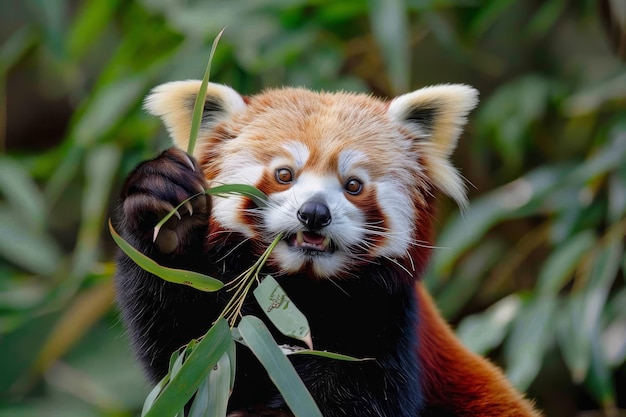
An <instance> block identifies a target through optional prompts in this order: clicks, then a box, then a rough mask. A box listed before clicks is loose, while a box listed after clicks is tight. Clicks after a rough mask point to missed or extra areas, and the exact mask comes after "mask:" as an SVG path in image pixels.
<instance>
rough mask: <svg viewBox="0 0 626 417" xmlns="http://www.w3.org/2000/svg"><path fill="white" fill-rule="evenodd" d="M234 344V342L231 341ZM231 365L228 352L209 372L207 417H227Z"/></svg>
mask: <svg viewBox="0 0 626 417" xmlns="http://www.w3.org/2000/svg"><path fill="white" fill-rule="evenodd" d="M231 345H234V342H233V343H231ZM230 374H231V366H230V359H229V355H228V352H226V353H224V355H222V357H221V358H220V360H219V361H218V362H217V365H216V366H215V368H213V370H211V372H210V373H209V377H208V381H209V403H208V405H207V413H206V417H226V410H227V408H228V396H229V392H230Z"/></svg>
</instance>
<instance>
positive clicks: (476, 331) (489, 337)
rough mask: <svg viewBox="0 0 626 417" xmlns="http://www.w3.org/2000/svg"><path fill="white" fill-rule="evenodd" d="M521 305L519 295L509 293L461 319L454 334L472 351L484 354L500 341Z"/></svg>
mask: <svg viewBox="0 0 626 417" xmlns="http://www.w3.org/2000/svg"><path fill="white" fill-rule="evenodd" d="M521 307H522V302H521V300H520V297H519V296H518V295H515V294H512V295H509V296H508V297H505V298H503V299H502V300H500V301H498V302H497V303H495V304H493V305H492V306H491V307H489V308H488V309H487V310H485V311H484V312H483V313H481V314H475V315H472V316H468V317H466V318H465V319H463V320H462V321H461V322H460V323H459V326H458V327H457V330H456V334H457V336H458V337H459V339H461V341H462V342H463V344H464V345H465V346H467V347H468V348H469V349H470V350H471V351H472V352H476V353H478V354H481V355H484V354H486V353H488V352H489V351H491V350H492V349H494V348H496V347H497V346H498V345H500V343H502V341H503V340H504V337H505V336H506V333H507V331H508V330H509V328H510V326H511V323H512V322H513V320H514V319H515V317H516V316H517V315H518V314H519V311H520V309H521Z"/></svg>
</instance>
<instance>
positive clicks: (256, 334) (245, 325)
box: [238, 316, 322, 417]
mask: <svg viewBox="0 0 626 417" xmlns="http://www.w3.org/2000/svg"><path fill="white" fill-rule="evenodd" d="M238 329H239V334H240V335H241V337H242V338H243V340H244V341H245V343H246V345H247V346H248V347H249V348H250V350H251V351H252V353H254V355H255V356H256V357H257V359H259V361H260V362H261V364H262V365H263V367H264V368H265V369H266V370H267V373H268V374H269V377H270V379H271V380H272V381H273V382H274V384H275V385H276V387H277V388H278V390H279V391H280V393H281V394H282V396H283V398H284V399H285V401H286V402H287V405H288V406H289V408H290V409H291V411H292V412H293V413H294V414H295V415H297V416H298V417H322V413H321V412H320V410H319V408H318V407H317V404H315V401H314V400H313V397H312V396H311V394H310V393H309V391H308V390H307V389H306V386H305V385H304V383H303V382H302V380H301V379H300V376H299V375H298V373H297V372H296V370H295V369H294V367H293V365H292V364H291V362H289V360H288V359H287V358H286V357H285V355H284V354H283V353H282V351H281V350H280V348H279V347H278V346H277V345H276V342H275V341H274V338H273V337H272V335H271V334H270V332H269V330H268V329H267V327H265V324H263V322H262V321H261V320H259V319H258V318H256V317H253V316H244V317H243V318H242V319H241V321H240V322H239V326H238Z"/></svg>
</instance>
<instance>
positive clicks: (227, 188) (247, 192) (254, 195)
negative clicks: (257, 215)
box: [206, 184, 267, 207]
mask: <svg viewBox="0 0 626 417" xmlns="http://www.w3.org/2000/svg"><path fill="white" fill-rule="evenodd" d="M206 193H207V194H209V195H218V196H221V197H228V194H239V195H243V196H245V197H250V198H251V199H252V200H253V201H254V203H255V204H256V205H257V206H259V207H265V206H266V205H267V196H266V195H265V193H263V191H261V190H259V189H258V188H256V187H253V186H252V185H248V184H226V185H218V186H217V187H212V188H209V189H208V190H206Z"/></svg>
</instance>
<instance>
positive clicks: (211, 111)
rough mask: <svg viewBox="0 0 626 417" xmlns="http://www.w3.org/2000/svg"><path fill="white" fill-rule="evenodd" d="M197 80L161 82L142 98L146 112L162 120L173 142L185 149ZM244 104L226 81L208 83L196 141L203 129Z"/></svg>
mask: <svg viewBox="0 0 626 417" xmlns="http://www.w3.org/2000/svg"><path fill="white" fill-rule="evenodd" d="M200 84H201V82H200V81H196V80H188V81H174V82H170V83H166V84H161V85H159V86H158V87H155V88H154V89H153V90H152V91H151V92H150V94H149V95H148V96H147V97H146V99H145V102H144V107H145V109H146V110H147V111H148V113H150V114H152V115H154V116H159V117H160V118H161V119H162V120H163V123H165V127H166V128H167V130H168V132H169V134H170V136H171V138H172V140H173V141H174V145H176V146H177V147H179V148H181V149H183V150H187V145H188V144H189V132H190V131H191V119H192V117H193V107H194V104H195V101H196V96H197V94H198V91H199V90H200ZM245 108H246V104H245V102H244V99H243V98H242V97H241V96H240V95H239V93H237V92H236V91H235V90H233V89H232V88H230V87H227V86H225V85H221V84H214V83H209V84H208V85H207V92H206V98H205V101H204V112H203V114H202V121H201V123H200V131H199V132H198V141H200V138H201V137H202V134H203V133H206V132H209V131H210V130H211V129H213V127H214V126H215V125H216V124H217V123H218V122H220V121H222V120H226V119H230V118H231V117H232V115H233V114H234V113H237V112H240V111H243V110H245ZM196 149H198V146H196Z"/></svg>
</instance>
